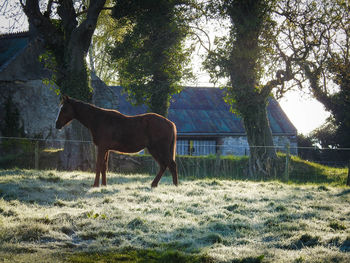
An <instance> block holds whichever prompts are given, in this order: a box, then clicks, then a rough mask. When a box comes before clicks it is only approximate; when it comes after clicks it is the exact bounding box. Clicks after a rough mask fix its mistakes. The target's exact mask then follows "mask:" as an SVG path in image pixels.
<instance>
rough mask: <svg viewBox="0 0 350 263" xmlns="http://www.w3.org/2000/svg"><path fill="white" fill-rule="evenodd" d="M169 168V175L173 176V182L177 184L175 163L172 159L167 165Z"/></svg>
mask: <svg viewBox="0 0 350 263" xmlns="http://www.w3.org/2000/svg"><path fill="white" fill-rule="evenodd" d="M168 167H169V170H170V172H171V175H172V176H173V184H174V185H176V186H177V185H178V176H177V165H176V162H175V161H174V160H171V161H170V164H169V165H168Z"/></svg>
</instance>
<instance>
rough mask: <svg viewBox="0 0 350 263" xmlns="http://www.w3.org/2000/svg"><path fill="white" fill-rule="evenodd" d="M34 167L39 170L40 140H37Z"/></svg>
mask: <svg viewBox="0 0 350 263" xmlns="http://www.w3.org/2000/svg"><path fill="white" fill-rule="evenodd" d="M34 169H35V170H39V141H36V142H35V148H34Z"/></svg>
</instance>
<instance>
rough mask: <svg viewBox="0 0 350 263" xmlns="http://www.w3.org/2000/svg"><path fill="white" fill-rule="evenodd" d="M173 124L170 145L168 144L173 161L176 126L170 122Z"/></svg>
mask: <svg viewBox="0 0 350 263" xmlns="http://www.w3.org/2000/svg"><path fill="white" fill-rule="evenodd" d="M172 124H173V125H172V126H173V139H172V141H171V145H170V151H171V154H172V157H173V160H174V161H175V155H176V137H177V130H176V126H175V124H174V123H172Z"/></svg>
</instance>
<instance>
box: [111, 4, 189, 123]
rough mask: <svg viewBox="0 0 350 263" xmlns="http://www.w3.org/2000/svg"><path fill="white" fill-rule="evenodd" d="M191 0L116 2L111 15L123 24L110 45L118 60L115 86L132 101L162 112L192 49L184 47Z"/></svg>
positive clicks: (186, 73)
mask: <svg viewBox="0 0 350 263" xmlns="http://www.w3.org/2000/svg"><path fill="white" fill-rule="evenodd" d="M190 3H191V1H190V0H189V1H181V0H178V1H173V0H158V1H154V0H146V1H145V0H137V1H128V0H119V1H116V3H115V7H114V10H113V17H114V18H115V19H116V20H117V21H118V23H119V24H121V25H123V26H124V27H126V28H127V31H126V32H125V34H124V36H123V39H116V41H115V44H114V47H113V48H112V49H111V52H112V57H113V58H114V59H115V60H116V61H117V66H118V73H119V77H120V84H121V85H122V86H123V87H124V88H126V90H127V92H128V93H129V95H130V96H131V98H132V99H133V100H134V102H135V103H136V104H146V105H147V106H148V108H149V111H152V112H156V113H159V114H161V115H164V116H166V115H167V112H168V107H169V101H170V97H171V95H172V94H174V93H176V92H178V91H179V90H180V89H179V82H180V80H181V79H184V78H187V77H190V71H189V69H188V68H186V65H187V64H188V63H189V59H190V53H191V49H190V48H187V47H186V46H185V42H184V40H185V38H186V36H187V35H188V34H189V31H190V28H189V26H188V23H189V21H190V20H191V19H192V14H191V8H190V6H189V5H190Z"/></svg>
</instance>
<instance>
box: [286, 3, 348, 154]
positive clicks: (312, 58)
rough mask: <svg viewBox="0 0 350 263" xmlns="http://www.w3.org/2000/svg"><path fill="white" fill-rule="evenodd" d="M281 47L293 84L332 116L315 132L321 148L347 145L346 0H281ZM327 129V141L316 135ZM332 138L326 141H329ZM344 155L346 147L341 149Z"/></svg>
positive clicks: (325, 131) (346, 152)
mask: <svg viewBox="0 0 350 263" xmlns="http://www.w3.org/2000/svg"><path fill="white" fill-rule="evenodd" d="M280 13H281V14H282V16H283V17H284V20H283V25H284V27H285V29H286V30H284V37H283V38H282V39H281V42H282V41H283V52H284V53H288V52H289V53H290V52H292V53H293V54H295V57H294V59H293V66H292V67H293V71H294V72H298V75H299V76H298V79H297V84H298V85H299V87H300V88H302V89H309V90H310V91H311V93H312V95H313V96H314V97H315V98H316V99H317V100H318V101H319V102H321V103H322V104H323V105H324V107H325V109H326V110H327V111H329V112H330V113H331V114H332V116H333V118H332V120H331V121H330V122H328V124H325V125H324V126H323V127H322V128H320V129H318V131H315V132H314V135H315V136H316V135H317V136H316V137H319V139H320V143H322V144H323V143H326V141H327V143H326V144H327V145H323V146H324V147H334V148H350V115H349V112H350V4H349V2H348V1H342V0H336V1H333V0H322V1H307V2H305V1H301V0H297V1H285V3H284V6H283V7H282V8H281V12H280ZM322 134H327V136H326V138H327V140H324V139H322V137H324V136H322ZM329 139H332V143H330V142H329ZM342 156H343V158H344V159H349V158H350V152H349V151H345V152H343V153H342Z"/></svg>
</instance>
